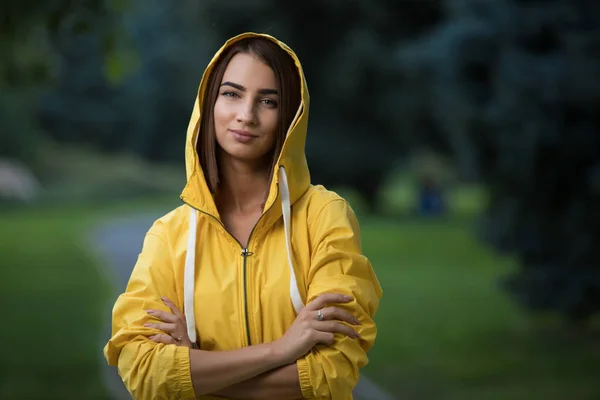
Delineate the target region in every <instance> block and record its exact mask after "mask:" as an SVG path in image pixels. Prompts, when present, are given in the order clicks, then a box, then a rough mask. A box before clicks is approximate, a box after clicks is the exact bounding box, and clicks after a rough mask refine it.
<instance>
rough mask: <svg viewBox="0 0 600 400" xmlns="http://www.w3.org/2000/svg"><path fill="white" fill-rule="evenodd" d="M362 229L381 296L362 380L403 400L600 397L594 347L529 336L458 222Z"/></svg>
mask: <svg viewBox="0 0 600 400" xmlns="http://www.w3.org/2000/svg"><path fill="white" fill-rule="evenodd" d="M361 226H362V230H363V243H364V250H365V252H366V253H367V255H368V256H369V257H370V258H371V260H372V262H373V265H374V268H375V270H376V273H377V275H378V277H379V279H380V282H381V284H382V287H383V289H384V297H383V299H382V304H381V307H380V311H379V313H378V315H377V317H376V321H377V322H378V325H379V336H378V339H377V342H376V345H375V347H374V348H373V349H372V351H371V352H370V360H371V362H370V364H369V365H368V366H367V367H366V369H365V374H366V375H368V376H370V377H372V378H373V379H374V380H376V381H377V382H380V383H381V384H382V385H383V386H384V387H386V388H388V389H389V391H390V392H392V393H397V394H399V395H400V396H399V397H400V398H403V397H405V398H410V399H444V400H445V399H448V400H452V399H457V400H458V399H486V400H495V399H498V400H500V399H544V400H552V399H557V400H558V399H571V398H576V399H597V398H600V385H599V384H598V382H599V381H598V371H600V346H598V343H594V342H592V341H588V340H583V339H582V338H580V337H573V336H569V335H566V334H562V333H560V331H558V330H552V329H541V328H539V327H536V326H535V324H534V323H533V322H532V319H530V318H528V317H527V316H526V315H525V314H524V313H523V312H522V311H521V310H520V309H519V308H517V307H516V306H515V305H514V304H513V303H512V302H511V300H510V298H509V297H508V296H506V295H505V294H504V293H502V292H501V291H500V290H499V289H498V287H497V286H496V281H497V279H498V277H499V276H501V275H503V274H506V273H508V272H510V271H511V270H512V268H514V265H513V264H514V263H513V262H511V260H506V259H504V260H503V259H499V258H498V257H497V256H496V255H494V254H493V253H491V252H490V251H488V250H487V249H486V248H485V247H483V246H482V245H481V244H480V243H478V242H477V241H476V240H475V239H474V237H473V235H472V234H471V233H470V232H469V231H468V229H467V226H466V225H465V223H464V222H463V223H454V224H453V223H443V222H434V221H429V222H423V221H421V222H415V221H413V222H410V221H404V222H401V223H397V224H396V223H391V222H388V223H385V222H381V221H373V220H368V219H363V222H362V224H361Z"/></svg>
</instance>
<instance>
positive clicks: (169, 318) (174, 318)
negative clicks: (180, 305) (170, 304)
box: [146, 310, 179, 324]
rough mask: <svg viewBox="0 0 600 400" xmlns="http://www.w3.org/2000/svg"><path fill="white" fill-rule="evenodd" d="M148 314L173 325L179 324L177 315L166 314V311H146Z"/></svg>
mask: <svg viewBox="0 0 600 400" xmlns="http://www.w3.org/2000/svg"><path fill="white" fill-rule="evenodd" d="M146 312H147V313H148V315H151V316H153V317H154V318H158V319H160V320H161V321H164V322H170V323H172V324H175V323H177V321H178V320H179V318H178V317H177V316H176V315H174V314H171V313H170V312H166V311H160V310H146Z"/></svg>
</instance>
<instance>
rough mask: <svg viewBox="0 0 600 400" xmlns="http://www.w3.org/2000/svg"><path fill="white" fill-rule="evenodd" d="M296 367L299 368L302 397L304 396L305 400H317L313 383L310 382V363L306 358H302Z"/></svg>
mask: <svg viewBox="0 0 600 400" xmlns="http://www.w3.org/2000/svg"><path fill="white" fill-rule="evenodd" d="M296 365H297V366H298V378H299V380H300V389H301V390H302V396H304V398H305V399H316V397H315V394H314V391H313V387H312V383H311V382H310V372H309V370H308V361H306V358H301V359H299V360H298V361H297V362H296Z"/></svg>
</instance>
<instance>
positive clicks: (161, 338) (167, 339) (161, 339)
mask: <svg viewBox="0 0 600 400" xmlns="http://www.w3.org/2000/svg"><path fill="white" fill-rule="evenodd" d="M148 339H150V340H152V341H153V342H156V343H164V344H177V342H176V341H175V339H173V337H171V336H170V335H165V334H162V333H159V334H158V335H153V336H150V337H149V338H148Z"/></svg>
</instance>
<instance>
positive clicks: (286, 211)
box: [279, 166, 304, 314]
mask: <svg viewBox="0 0 600 400" xmlns="http://www.w3.org/2000/svg"><path fill="white" fill-rule="evenodd" d="M279 188H280V192H281V211H282V213H283V225H284V228H285V248H286V250H287V258H288V266H289V267H290V298H291V299H292V305H293V306H294V310H296V314H299V313H300V311H301V310H302V309H303V308H304V303H303V302H302V297H300V292H299V291H298V283H297V281H296V273H295V271H294V263H293V262H292V238H291V236H292V227H291V224H292V221H291V220H292V218H291V214H292V204H291V201H290V189H289V186H288V182H287V175H286V174H285V168H283V166H281V167H279Z"/></svg>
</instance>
